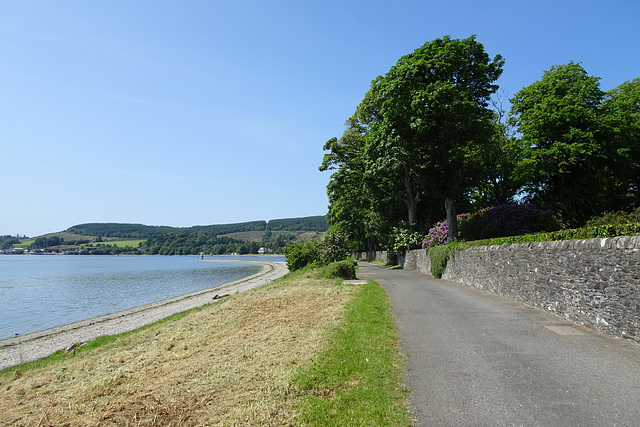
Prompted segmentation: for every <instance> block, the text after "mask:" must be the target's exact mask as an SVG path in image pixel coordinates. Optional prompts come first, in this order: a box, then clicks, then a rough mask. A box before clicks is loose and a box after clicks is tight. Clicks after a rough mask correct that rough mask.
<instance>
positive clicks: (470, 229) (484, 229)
mask: <svg viewBox="0 0 640 427" xmlns="http://www.w3.org/2000/svg"><path fill="white" fill-rule="evenodd" d="M458 227H459V228H458V230H459V231H460V237H461V238H463V239H464V240H467V241H472V240H481V239H491V238H494V237H506V236H521V235H524V234H532V233H539V232H546V231H556V230H560V229H561V228H562V224H561V223H560V221H558V219H557V218H556V217H555V215H554V214H553V212H552V211H551V210H541V209H537V208H536V207H534V206H533V205H530V204H522V205H516V204H512V205H500V206H495V207H492V208H488V209H482V210H480V211H478V212H475V213H474V214H473V215H470V216H469V217H468V218H467V220H466V221H464V222H463V223H458Z"/></svg>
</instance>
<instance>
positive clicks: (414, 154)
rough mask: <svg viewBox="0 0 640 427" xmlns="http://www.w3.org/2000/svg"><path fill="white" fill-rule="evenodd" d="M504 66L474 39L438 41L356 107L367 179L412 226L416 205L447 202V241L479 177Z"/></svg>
mask: <svg viewBox="0 0 640 427" xmlns="http://www.w3.org/2000/svg"><path fill="white" fill-rule="evenodd" d="M503 63H504V61H503V59H502V57H501V56H500V55H497V56H495V58H494V59H493V60H491V59H490V58H489V55H488V54H487V53H486V52H485V50H484V46H483V45H482V44H481V43H479V42H478V41H476V39H475V36H472V37H469V38H467V39H463V40H459V39H451V38H450V37H448V36H447V37H443V38H441V39H436V40H433V41H431V42H428V43H426V44H424V45H423V46H422V47H420V48H418V49H416V50H415V51H414V52H413V53H411V54H409V55H406V56H403V57H402V58H400V60H399V61H398V62H397V64H396V65H395V66H393V67H392V68H391V70H389V72H388V73H387V74H385V75H384V76H379V77H378V78H377V79H375V80H374V81H373V82H372V85H371V89H370V90H369V92H368V93H367V95H366V97H365V99H364V100H363V101H362V103H361V104H360V106H359V107H358V109H359V111H360V112H361V113H360V117H361V118H362V125H363V127H364V129H365V132H364V139H365V148H364V151H363V159H364V165H365V173H366V174H367V175H368V176H370V177H371V180H373V181H375V182H377V184H378V185H379V186H380V188H382V189H383V190H384V191H385V192H386V193H387V194H389V195H392V196H393V197H395V198H396V199H397V200H399V201H401V202H402V203H403V204H404V205H405V206H406V211H407V220H408V222H409V223H416V222H417V221H418V218H419V217H420V214H419V210H418V207H419V204H420V202H426V203H428V204H430V203H436V202H435V201H436V200H440V201H444V205H445V209H446V213H447V219H448V222H449V224H452V225H453V226H451V227H449V240H450V241H451V240H453V239H455V238H456V237H457V226H456V224H457V221H456V199H461V198H463V197H465V195H467V194H468V193H469V191H470V190H471V189H472V188H473V186H474V181H475V180H476V179H477V178H478V176H479V174H480V173H481V171H479V169H478V163H477V162H474V161H473V159H474V156H475V153H477V152H478V149H479V147H481V146H482V145H484V144H485V143H486V142H487V141H489V140H490V139H491V137H492V135H493V132H494V130H495V128H494V127H493V126H492V112H491V110H490V109H489V108H488V107H489V99H490V96H491V94H492V93H494V92H495V91H496V89H497V86H496V85H495V84H494V82H495V81H496V80H497V79H498V77H499V76H500V74H501V73H502V66H503ZM440 203H441V202H440Z"/></svg>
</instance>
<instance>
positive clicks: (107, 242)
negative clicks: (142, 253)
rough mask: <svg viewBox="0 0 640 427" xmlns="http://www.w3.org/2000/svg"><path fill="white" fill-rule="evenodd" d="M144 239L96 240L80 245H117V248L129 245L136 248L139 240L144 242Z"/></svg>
mask: <svg viewBox="0 0 640 427" xmlns="http://www.w3.org/2000/svg"><path fill="white" fill-rule="evenodd" d="M145 240H146V239H132V240H105V241H104V242H96V243H89V244H87V245H82V246H96V245H110V246H117V247H119V248H124V247H125V246H131V247H132V248H137V247H138V245H139V244H140V243H141V242H144V241H145Z"/></svg>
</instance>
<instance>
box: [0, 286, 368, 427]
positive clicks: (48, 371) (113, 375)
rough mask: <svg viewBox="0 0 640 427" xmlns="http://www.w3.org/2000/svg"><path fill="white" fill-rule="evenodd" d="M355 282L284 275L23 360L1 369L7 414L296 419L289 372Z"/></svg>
mask: <svg viewBox="0 0 640 427" xmlns="http://www.w3.org/2000/svg"><path fill="white" fill-rule="evenodd" d="M356 291H357V290H356V288H353V287H342V286H336V285H335V282H334V281H330V280H327V281H320V280H317V279H313V280H309V279H298V280H295V281H284V282H280V283H278V284H275V285H270V286H267V287H263V288H259V289H256V290H254V291H249V292H246V293H242V294H238V295H235V296H233V297H230V298H229V299H227V300H225V301H222V302H221V303H218V304H215V305H211V306H207V307H205V308H204V309H201V310H199V311H196V312H194V313H192V314H190V315H188V316H185V317H183V318H181V319H178V320H175V321H170V322H166V323H163V324H160V325H156V326H152V327H150V328H147V329H143V330H141V331H138V332H136V333H134V334H131V335H127V336H125V337H123V338H120V339H118V340H116V341H115V342H113V343H110V344H107V345H105V346H103V347H99V348H97V349H94V350H92V351H88V352H81V353H79V354H77V355H74V356H71V357H69V358H67V359H64V360H62V361H60V362H57V363H54V364H52V365H49V366H48V367H46V368H38V369H33V370H29V371H25V372H23V373H20V371H19V370H16V371H14V373H13V374H12V375H5V376H0V424H2V425H18V426H48V425H56V426H88V425H92V426H103V425H119V426H127V425H135V426H138V425H140V426H151V425H158V426H160V425H161V426H185V425H198V426H202V425H207V426H214V425H225V426H232V425H243V426H246V425H295V424H296V422H295V419H296V416H297V415H298V414H297V413H296V412H295V410H294V409H292V408H294V407H295V405H294V403H295V401H296V399H297V398H298V397H297V396H296V392H295V391H294V390H292V389H291V382H290V381H291V378H292V377H293V375H294V373H295V371H296V370H297V369H298V368H303V367H306V366H308V365H309V364H310V363H311V361H312V359H313V358H314V357H315V356H316V355H317V354H318V352H319V351H320V350H321V349H322V347H323V345H325V343H326V341H327V338H328V336H329V333H330V332H331V330H332V329H333V328H334V327H335V326H336V325H338V324H339V323H340V322H341V321H342V320H343V319H344V306H345V304H346V303H347V302H348V301H349V300H350V299H351V298H352V297H353V296H354V294H355V292H356Z"/></svg>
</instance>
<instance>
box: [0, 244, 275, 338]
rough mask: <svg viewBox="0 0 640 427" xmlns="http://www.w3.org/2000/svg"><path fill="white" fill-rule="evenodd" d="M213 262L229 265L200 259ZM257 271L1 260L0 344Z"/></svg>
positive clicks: (236, 266) (167, 261)
mask: <svg viewBox="0 0 640 427" xmlns="http://www.w3.org/2000/svg"><path fill="white" fill-rule="evenodd" d="M213 259H218V260H232V259H230V258H229V257H205V260H213ZM239 259H240V258H235V259H233V260H239ZM242 259H246V260H250V259H252V258H248V257H242ZM270 259H273V258H270ZM273 260H274V261H281V260H283V259H273ZM260 269H261V267H260V266H257V265H249V264H242V263H241V261H238V263H228V262H207V261H202V260H201V259H200V257H195V256H29V255H7V256H0V340H1V339H6V338H11V337H13V336H15V334H20V335H24V334H28V333H31V332H36V331H41V330H44V329H48V328H52V327H56V326H61V325H65V324H68V323H73V322H77V321H81V320H85V319H89V318H93V317H96V316H101V315H104V314H109V313H114V312H117V311H121V310H126V309H129V308H133V307H137V306H141V305H144V304H149V303H152V302H156V301H161V300H164V299H167V298H171V297H174V296H178V295H183V294H187V293H190V292H194V291H197V290H201V289H207V288H212V287H216V286H219V285H222V284H224V283H228V282H231V281H234V280H238V279H241V278H243V277H247V276H250V275H252V274H255V273H257V272H258V271H260Z"/></svg>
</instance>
